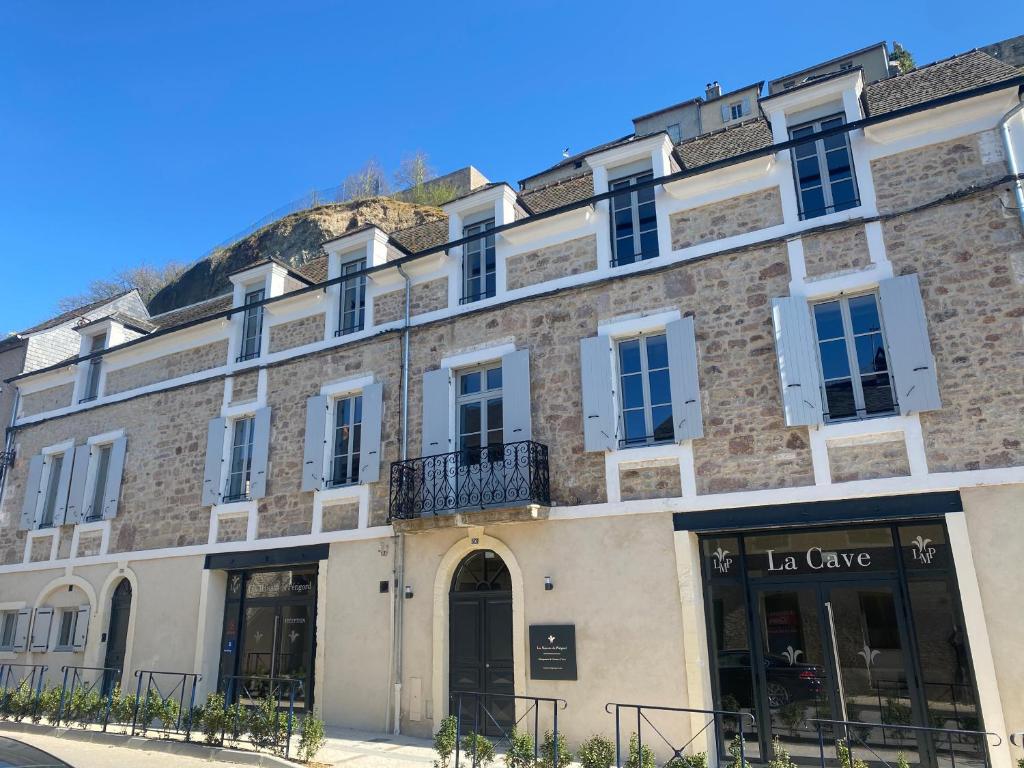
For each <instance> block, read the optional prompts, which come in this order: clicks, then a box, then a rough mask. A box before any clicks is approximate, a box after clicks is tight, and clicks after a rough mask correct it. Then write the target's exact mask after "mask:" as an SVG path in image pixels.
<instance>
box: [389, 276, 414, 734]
mask: <svg viewBox="0 0 1024 768" xmlns="http://www.w3.org/2000/svg"><path fill="white" fill-rule="evenodd" d="M397 268H398V274H400V275H401V276H402V279H403V280H405V321H404V323H403V325H402V413H401V420H402V444H401V448H400V450H399V459H400V460H401V461H405V460H406V459H407V458H409V314H410V309H411V303H412V280H411V279H410V277H409V275H408V273H407V272H406V271H405V269H403V267H402V265H401V264H398V265H397ZM392 545H393V546H394V590H395V592H394V602H395V614H394V635H393V636H392V638H391V642H392V651H391V658H392V659H394V693H393V696H394V711H393V714H392V733H393V734H394V735H395V736H398V735H399V734H400V733H401V731H402V620H403V608H404V605H403V601H404V600H405V534H404V533H401V532H399V533H396V534H395V535H394V537H393V541H392Z"/></svg>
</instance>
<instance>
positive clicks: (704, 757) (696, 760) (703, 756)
mask: <svg viewBox="0 0 1024 768" xmlns="http://www.w3.org/2000/svg"><path fill="white" fill-rule="evenodd" d="M664 768H708V753H707V752H695V753H694V754H692V755H682V756H681V757H673V758H672V759H671V760H669V761H668V762H667V763H665V766H664Z"/></svg>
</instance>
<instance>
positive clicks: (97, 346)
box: [78, 332, 107, 403]
mask: <svg viewBox="0 0 1024 768" xmlns="http://www.w3.org/2000/svg"><path fill="white" fill-rule="evenodd" d="M106 346H107V334H106V332H104V333H98V334H96V335H95V336H91V337H90V338H89V354H92V353H93V352H99V351H100V350H102V349H103V348H105V347H106ZM85 365H86V369H85V382H84V384H83V386H82V396H81V398H79V400H78V402H80V403H87V402H89V401H90V400H95V399H96V398H97V397H98V396H99V393H100V372H101V370H102V366H103V358H102V357H94V358H92V359H91V360H89V361H88V362H86V364H85Z"/></svg>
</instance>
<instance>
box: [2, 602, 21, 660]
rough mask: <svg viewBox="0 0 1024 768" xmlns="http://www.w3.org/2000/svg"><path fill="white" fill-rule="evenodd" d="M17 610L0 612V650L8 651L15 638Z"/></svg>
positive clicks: (12, 645)
mask: <svg viewBox="0 0 1024 768" xmlns="http://www.w3.org/2000/svg"><path fill="white" fill-rule="evenodd" d="M17 630H18V611H4V612H3V613H0V651H10V650H12V649H13V648H14V643H15V641H16V640H17Z"/></svg>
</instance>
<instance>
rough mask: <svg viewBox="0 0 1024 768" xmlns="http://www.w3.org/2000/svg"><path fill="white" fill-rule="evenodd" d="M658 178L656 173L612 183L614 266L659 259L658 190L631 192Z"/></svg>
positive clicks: (644, 189) (647, 188)
mask: <svg viewBox="0 0 1024 768" xmlns="http://www.w3.org/2000/svg"><path fill="white" fill-rule="evenodd" d="M653 178H654V174H653V173H652V172H647V173H640V174H637V175H635V176H627V177H625V178H622V179H617V180H615V181H613V182H611V183H610V184H609V185H608V186H609V189H610V190H612V191H616V190H621V192H620V193H619V194H617V195H615V196H614V197H612V206H611V207H612V266H621V265H623V264H633V263H635V262H638V261H644V260H646V259H653V258H654V257H655V256H657V255H658V214H657V211H656V210H655V205H654V187H643V188H642V189H634V190H632V191H628V190H630V189H631V188H632V187H634V186H636V185H637V184H639V183H641V182H645V181H650V180H651V179H653Z"/></svg>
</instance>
